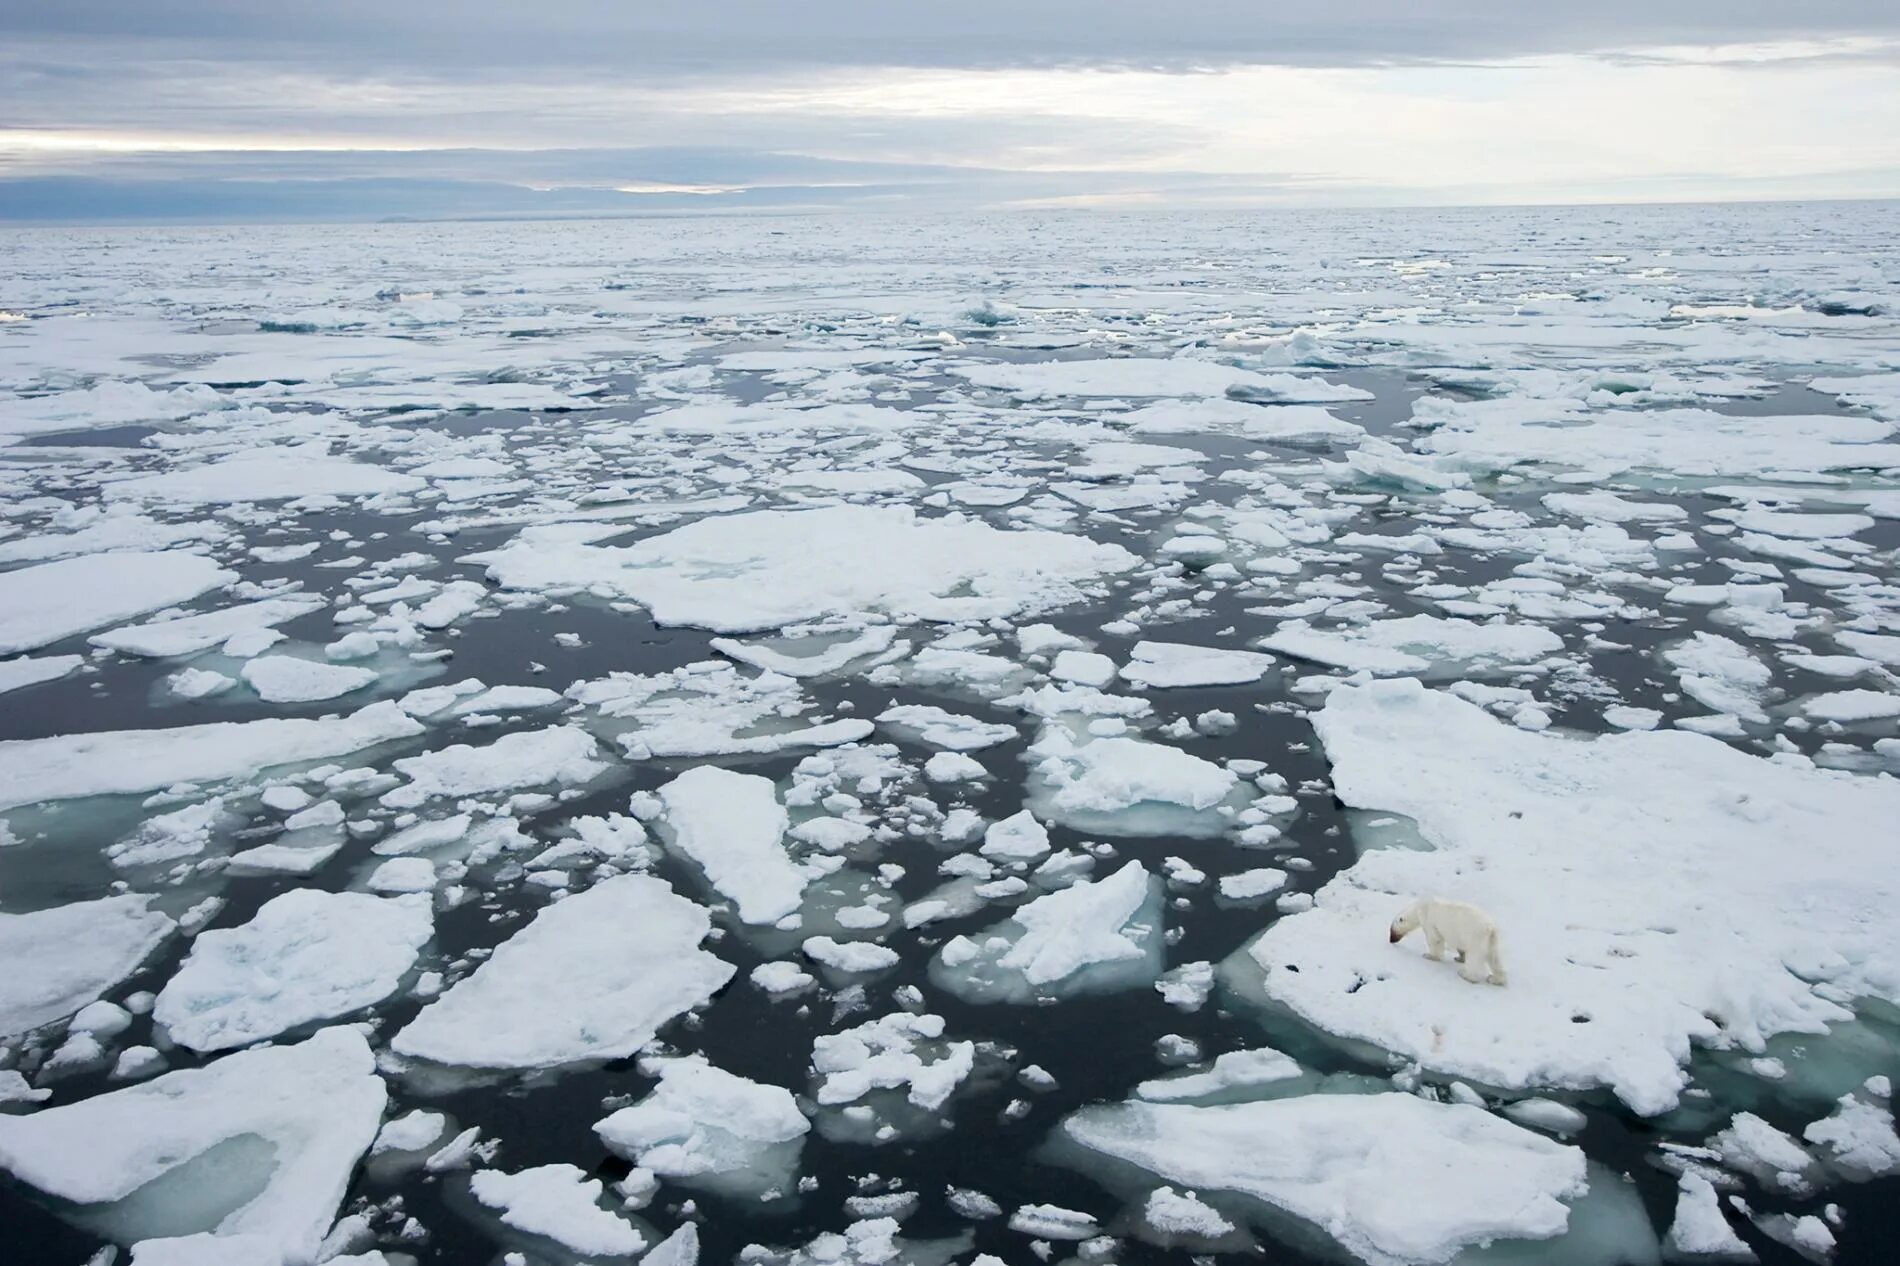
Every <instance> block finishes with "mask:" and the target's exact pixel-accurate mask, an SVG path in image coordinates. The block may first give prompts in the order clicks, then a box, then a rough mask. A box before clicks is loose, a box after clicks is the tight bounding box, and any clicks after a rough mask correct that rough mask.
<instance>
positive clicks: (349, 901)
mask: <svg viewBox="0 0 1900 1266" xmlns="http://www.w3.org/2000/svg"><path fill="white" fill-rule="evenodd" d="M433 927H434V925H433V921H432V920H431V918H430V914H429V902H428V899H427V898H426V897H419V896H407V897H374V896H369V895H367V894H364V893H355V892H317V891H313V890H311V889H297V890H294V891H291V892H286V893H284V894H283V895H282V896H279V897H273V898H272V899H271V900H269V901H267V902H265V903H264V906H263V908H262V909H260V910H259V911H258V912H257V915H256V916H255V917H254V918H252V919H251V921H250V922H249V923H246V924H244V925H243V926H241V927H236V928H228V929H220V930H214V931H208V932H201V933H199V934H198V937H197V939H196V940H194V941H193V942H192V945H191V953H190V954H189V955H188V956H187V957H186V959H185V961H184V963H183V964H182V965H180V967H179V969H178V972H177V974H175V975H174V976H173V977H172V978H171V980H170V981H168V982H167V983H166V985H165V988H164V989H163V990H161V991H160V993H159V995H158V1003H157V1005H156V1006H155V1007H154V1008H153V1011H152V1015H153V1018H154V1019H156V1020H157V1021H158V1023H159V1024H161V1025H163V1026H164V1027H165V1030H166V1032H167V1033H168V1034H169V1035H170V1036H171V1039H172V1040H173V1041H175V1042H177V1043H179V1044H180V1045H183V1046H189V1047H191V1048H192V1049H194V1050H199V1051H215V1050H223V1049H226V1048H229V1047H233V1046H248V1045H250V1044H251V1043H252V1042H256V1041H259V1040H260V1039H263V1038H267V1037H275V1036H276V1035H277V1034H279V1033H282V1032H284V1031H285V1030H286V1029H290V1028H294V1027H296V1026H298V1025H302V1024H309V1023H311V1022H313V1021H317V1020H327V1019H330V1018H332V1017H336V1016H342V1015H347V1014H349V1013H350V1012H352V1011H355V1010H357V1009H358V1008H361V1007H365V1006H368V1005H370V1004H372V1003H376V1002H380V1001H382V1000H383V999H384V998H386V997H388V996H389V995H390V994H391V993H393V992H394V991H395V989H396V986H397V984H398V983H400V982H401V980H402V977H403V974H404V973H405V972H407V971H408V970H409V967H410V964H412V963H413V962H414V961H415V957H416V951H418V950H419V949H421V948H422V945H423V943H424V942H426V941H427V940H428V939H429V935H430V933H431V932H432V931H433Z"/></svg>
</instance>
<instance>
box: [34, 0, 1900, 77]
mask: <svg viewBox="0 0 1900 1266" xmlns="http://www.w3.org/2000/svg"><path fill="white" fill-rule="evenodd" d="M1855 34H1870V35H1894V34H1900V5H1894V4H1888V3H1880V2H1877V0H1588V2H1581V0H1550V2H1547V3H1546V2H1527V0H1436V2H1434V3H1429V4H1427V3H1420V2H1419V0H1280V2H1278V3H1275V2H1273V0H1186V2H1184V3H1164V2H1161V0H1143V2H1141V3H1128V2H1126V0H965V2H964V3H960V4H957V5H954V6H951V5H923V4H910V3H903V2H902V0H803V2H800V3H785V2H783V0H721V2H717V3H711V2H708V0H542V2H539V3H522V2H520V0H460V2H456V0H407V2H401V0H327V2H325V3H316V4H281V5H280V4H264V3H257V0H166V2H165V3H162V4H153V3H150V2H149V0H65V2H63V3H57V4H10V5H6V6H0V44H12V45H13V46H14V47H16V48H20V47H27V48H32V47H34V46H35V45H38V47H39V48H40V49H41V50H42V51H43V52H45V53H47V54H49V55H55V56H57V54H56V53H55V52H54V50H56V49H62V48H63V49H65V50H67V51H68V52H70V51H71V50H72V49H73V48H74V47H75V46H78V47H83V48H89V49H91V50H93V51H94V52H95V53H97V54H99V55H100V57H101V59H102V61H104V62H121V61H123V62H126V63H128V64H135V63H136V62H137V60H138V59H139V58H140V57H142V56H143V57H150V56H164V57H180V56H188V57H193V58H199V59H205V60H212V61H217V60H237V61H252V62H258V63H269V64H272V65H276V66H283V67H304V68H311V69H318V68H320V69H322V70H324V71H326V72H333V73H334V72H344V73H347V72H350V71H367V70H384V71H386V70H388V69H391V68H403V69H407V70H409V71H411V72H416V73H422V72H438V73H468V72H472V71H474V70H476V69H478V68H493V67H509V68H513V69H516V70H520V69H523V68H527V67H535V66H543V67H545V66H571V67H588V68H594V69H617V70H619V71H621V72H623V73H626V74H629V75H636V74H643V73H670V72H686V71H698V72H704V71H709V70H711V71H728V72H729V71H734V70H742V69H746V68H767V67H770V68H785V67H790V66H814V67H828V66H872V65H877V66H885V65H899V66H945V67H1003V66H1025V65H1037V66H1045V65H1075V64H1089V65H1127V66H1142V67H1162V68H1183V67H1193V66H1221V65H1233V64H1242V63H1257V64H1267V63H1271V64H1285V65H1308V66H1343V65H1363V64H1368V63H1389V62H1410V61H1445V60H1450V61H1457V60H1463V59H1472V58H1492V57H1508V56H1521V55H1527V54H1538V53H1561V52H1605V51H1615V50H1622V49H1630V48H1638V47H1644V46H1654V45H1661V44H1678V43H1732V42H1743V41H1756V40H1773V39H1787V38H1812V37H1833V36H1843V35H1855ZM100 68H101V69H103V68H104V67H103V66H101V67H100Z"/></svg>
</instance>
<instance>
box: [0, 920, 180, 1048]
mask: <svg viewBox="0 0 1900 1266" xmlns="http://www.w3.org/2000/svg"><path fill="white" fill-rule="evenodd" d="M176 926H177V925H176V924H175V923H174V922H173V920H172V919H171V918H170V917H168V916H167V915H165V914H163V913H162V912H160V911H158V910H154V909H152V908H151V898H149V897H142V896H130V895H126V896H116V897H100V898H98V899H97V900H95V901H77V902H74V903H73V904H71V905H66V906H55V907H53V908H52V909H49V910H35V911H32V912H31V913H27V914H0V962H5V963H6V964H7V967H8V970H7V972H6V974H5V976H4V977H0V1036H13V1035H15V1034H19V1033H24V1032H26V1031H27V1030H29V1029H35V1028H38V1027H39V1026H40V1025H42V1024H46V1023H48V1022H49V1021H52V1020H59V1019H63V1018H65V1017H66V1016H69V1015H71V1014H72V1013H73V1012H75V1011H77V1010H79V1009H80V1008H81V1007H83V1006H85V1005H86V1004H87V1003H89V1002H92V1001H94V1000H95V999H97V998H98V997H99V995H100V994H102V993H104V992H105V991H106V990H107V989H109V988H111V987H112V986H113V985H116V984H118V983H119V981H121V980H123V979H124V978H125V977H127V976H129V975H131V974H132V972H133V971H134V970H136V969H137V967H138V966H139V964H140V963H142V962H144V961H145V959H146V957H147V956H149V955H150V954H151V953H152V951H153V950H155V949H157V948H158V946H159V945H160V944H161V943H162V942H163V941H164V940H165V939H166V938H167V937H168V936H170V935H171V933H172V931H173V929H174V928H175V927H176Z"/></svg>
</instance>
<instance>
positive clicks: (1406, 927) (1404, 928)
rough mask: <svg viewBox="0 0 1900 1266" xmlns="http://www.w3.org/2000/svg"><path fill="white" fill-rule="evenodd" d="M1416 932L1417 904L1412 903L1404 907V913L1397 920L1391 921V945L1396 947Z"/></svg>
mask: <svg viewBox="0 0 1900 1266" xmlns="http://www.w3.org/2000/svg"><path fill="white" fill-rule="evenodd" d="M1416 931H1418V904H1417V903H1416V902H1414V903H1413V904H1411V905H1409V906H1407V907H1405V911H1404V913H1402V914H1400V915H1399V917H1398V918H1396V919H1394V920H1392V943H1393V944H1394V945H1397V944H1398V943H1399V942H1400V941H1402V940H1404V939H1405V938H1406V937H1408V936H1410V935H1411V934H1412V933H1414V932H1416Z"/></svg>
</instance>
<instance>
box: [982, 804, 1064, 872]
mask: <svg viewBox="0 0 1900 1266" xmlns="http://www.w3.org/2000/svg"><path fill="white" fill-rule="evenodd" d="M977 851H978V852H980V853H982V854H983V855H984V856H985V857H994V858H997V859H998V860H1001V861H1034V860H1035V859H1036V858H1038V857H1041V856H1043V855H1044V854H1045V853H1047V852H1048V851H1049V832H1048V831H1047V830H1046V829H1045V828H1044V827H1043V825H1042V823H1040V822H1038V821H1036V819H1035V815H1033V814H1032V813H1030V812H1029V810H1027V809H1022V810H1019V811H1018V812H1016V813H1013V814H1011V815H1010V816H1009V817H1007V818H1004V819H1003V820H1002V821H1000V822H992V823H990V825H989V827H988V829H986V830H985V831H984V832H983V847H982V848H980V849H978V850H977Z"/></svg>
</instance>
